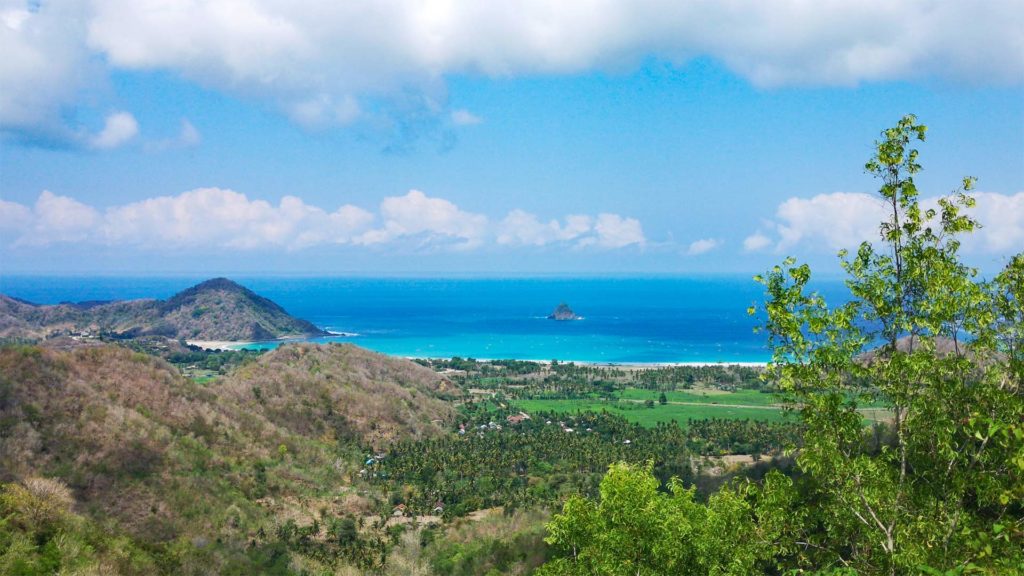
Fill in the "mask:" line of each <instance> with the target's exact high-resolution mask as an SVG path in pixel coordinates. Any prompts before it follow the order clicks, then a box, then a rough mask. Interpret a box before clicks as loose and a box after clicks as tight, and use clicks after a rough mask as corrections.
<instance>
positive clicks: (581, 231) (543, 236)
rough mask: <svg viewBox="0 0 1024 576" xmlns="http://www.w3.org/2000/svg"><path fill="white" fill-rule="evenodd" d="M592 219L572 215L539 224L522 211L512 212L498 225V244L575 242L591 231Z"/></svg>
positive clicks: (539, 244)
mask: <svg viewBox="0 0 1024 576" xmlns="http://www.w3.org/2000/svg"><path fill="white" fill-rule="evenodd" d="M592 224H593V218H591V217H590V216H586V215H582V214H574V215H570V216H567V217H566V218H565V223H564V224H563V223H560V222H559V221H558V220H550V221H548V222H541V221H540V220H539V219H538V218H537V216H535V215H533V214H530V213H529V212H525V211H523V210H513V211H511V212H509V213H508V216H506V217H505V219H504V220H502V221H501V223H499V224H498V237H497V242H498V244H505V245H524V246H544V245H545V244H551V243H553V242H567V241H570V240H575V239H577V238H579V237H581V236H583V235H585V234H588V233H589V232H591V231H592V230H593V225H592Z"/></svg>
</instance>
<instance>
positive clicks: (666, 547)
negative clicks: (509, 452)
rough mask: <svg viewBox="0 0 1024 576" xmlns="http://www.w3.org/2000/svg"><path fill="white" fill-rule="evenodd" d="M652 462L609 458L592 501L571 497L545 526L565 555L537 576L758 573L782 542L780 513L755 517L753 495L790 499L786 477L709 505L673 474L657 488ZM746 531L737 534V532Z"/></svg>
mask: <svg viewBox="0 0 1024 576" xmlns="http://www.w3.org/2000/svg"><path fill="white" fill-rule="evenodd" d="M659 486H660V483H659V482H658V480H657V478H655V477H654V475H653V464H652V463H648V464H647V465H645V466H639V465H630V464H624V463H620V464H613V465H612V466H611V467H610V468H609V470H608V474H607V475H606V476H605V477H604V480H602V481H601V497H600V500H599V501H597V502H592V501H589V500H587V499H585V498H582V497H579V496H574V497H572V498H570V499H569V501H568V502H566V504H565V507H564V509H563V511H562V513H561V514H558V515H556V516H555V517H554V518H553V519H552V521H551V522H550V523H549V524H548V537H547V538H545V541H547V542H548V543H549V544H551V545H552V546H553V547H555V548H556V549H557V550H559V551H561V552H562V553H563V557H562V558H560V559H558V560H555V561H553V562H550V563H548V564H546V565H545V566H544V567H543V568H542V569H541V570H540V571H539V572H538V574H541V575H543V576H584V575H588V576H589V575H594V576H598V575H600V576H616V575H623V576H626V575H629V576H634V575H636V576H657V575H665V576H669V575H677V574H692V575H705V574H707V575H710V574H714V575H716V576H732V575H734V576H746V575H748V574H757V573H764V571H765V570H766V569H767V568H769V567H771V566H772V565H773V562H772V558H773V557H774V556H775V555H776V552H777V551H778V550H779V549H781V547H782V544H781V542H782V540H783V538H781V536H782V535H783V534H785V530H786V526H787V519H786V518H785V514H784V513H778V514H775V516H773V517H770V518H769V517H766V516H765V517H759V516H758V513H757V511H755V510H754V508H753V506H752V502H753V501H754V498H755V497H756V494H758V493H761V492H764V493H770V494H772V496H771V498H772V499H773V500H775V499H778V500H776V501H778V502H779V503H780V504H781V505H780V506H777V507H775V508H774V510H778V511H785V510H787V509H788V508H789V506H787V505H785V503H784V502H783V501H784V500H785V499H787V498H789V497H792V482H791V481H790V480H789V479H788V478H786V477H784V476H782V475H781V474H779V473H772V474H769V476H768V477H767V478H766V480H765V486H764V488H763V489H760V488H757V487H755V486H753V485H749V484H748V485H745V486H742V487H739V489H735V490H734V489H725V490H722V491H720V492H718V493H716V494H714V495H712V496H711V498H710V499H709V500H708V503H707V504H706V505H705V504H702V503H699V502H697V501H695V500H694V494H695V492H696V489H695V488H689V489H687V488H685V487H683V485H682V483H681V482H679V481H678V480H677V479H673V480H672V481H670V482H669V484H668V492H664V491H661V490H659ZM740 533H742V534H744V537H743V538H736V537H735V535H736V534H740Z"/></svg>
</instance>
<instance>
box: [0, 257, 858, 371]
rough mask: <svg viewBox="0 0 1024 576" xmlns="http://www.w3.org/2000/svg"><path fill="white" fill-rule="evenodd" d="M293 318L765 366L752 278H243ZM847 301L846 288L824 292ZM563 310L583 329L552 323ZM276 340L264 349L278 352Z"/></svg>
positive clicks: (19, 283)
mask: <svg viewBox="0 0 1024 576" xmlns="http://www.w3.org/2000/svg"><path fill="white" fill-rule="evenodd" d="M204 279H205V278H188V277H112V276H100V277H81V276H62V277H39V276H0V293H3V294H7V295H10V296H15V297H18V298H22V299H24V300H29V301H31V302H35V303H39V304H53V303H58V302H63V301H82V300H113V299H127V298H168V297H170V296H172V295H173V294H174V293H176V292H178V291H180V290H183V289H185V288H188V287H189V286H192V285H194V284H196V283H198V282H200V281H202V280H204ZM234 279H235V280H236V281H238V282H239V283H241V284H243V285H245V286H247V287H248V288H250V289H252V290H254V291H255V292H257V293H259V294H261V295H263V296H265V297H267V298H270V299H271V300H273V301H275V302H277V303H278V304H280V305H281V306H283V307H284V308H285V309H286V310H287V311H288V312H290V313H291V314H293V315H295V316H298V317H300V318H305V319H307V320H309V321H311V322H313V323H314V324H316V325H317V326H320V327H322V328H324V329H326V330H330V331H335V332H345V333H352V334H355V335H354V336H345V337H336V338H334V337H332V338H319V339H316V340H315V341H343V342H352V343H353V344H357V345H359V346H363V347H366V348H370V349H372V350H377V351H379V352H384V353H387V354H395V355H399V356H412V357H451V356H461V357H473V358H479V359H497V358H519V359H528V360H552V359H557V360H560V361H568V360H576V361H584V362H607V363H659V362H764V361H767V360H768V359H769V353H768V350H767V349H766V347H765V336H764V335H763V334H755V333H754V327H755V326H756V325H757V324H758V322H759V319H757V318H751V317H750V316H748V315H747V308H748V307H749V306H750V305H751V304H752V303H755V302H760V301H761V300H762V299H763V293H762V289H761V286H760V285H758V284H756V283H754V282H753V281H752V280H751V279H750V277H746V276H745V277H739V276H737V277H643V278H596V277H585V278H573V279H568V278H512V279H482V278H481V279H476V278H460V279H416V278H312V277H236V278H234ZM817 288H818V289H819V290H820V291H822V292H823V293H824V294H825V295H826V296H830V295H831V296H833V298H830V300H833V299H834V298H835V297H839V298H841V295H842V294H843V293H844V288H843V287H842V285H841V284H839V283H838V282H833V283H829V282H825V283H819V284H818V286H817ZM560 302H566V303H568V304H569V305H570V306H571V307H572V308H573V310H574V311H575V312H576V313H577V314H578V315H580V316H582V317H583V320H578V321H571V322H555V321H552V320H548V319H546V316H547V315H548V314H549V313H551V311H552V310H553V309H554V308H555V306H557V305H558V304H559V303H560ZM273 345H274V344H273V343H270V344H266V346H273Z"/></svg>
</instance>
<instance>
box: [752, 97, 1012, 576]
mask: <svg viewBox="0 0 1024 576" xmlns="http://www.w3.org/2000/svg"><path fill="white" fill-rule="evenodd" d="M925 130H926V129H925V127H924V126H923V125H920V124H918V123H917V120H916V118H914V117H913V116H906V117H904V118H903V119H901V120H900V121H899V123H898V124H897V125H896V126H895V127H893V128H890V129H888V130H886V131H884V132H883V139H882V140H881V141H880V142H878V143H877V150H876V154H875V156H874V157H873V158H872V159H871V161H869V162H868V163H867V165H866V169H867V171H868V172H869V173H871V174H873V175H875V176H876V177H878V178H879V179H881V180H882V187H881V190H880V194H881V197H882V200H883V201H884V202H885V203H886V205H887V206H888V207H889V208H890V210H891V211H890V215H889V217H888V218H887V219H886V220H885V221H884V222H882V224H881V228H880V232H881V240H882V241H881V243H880V244H879V245H878V246H877V247H876V245H874V244H872V243H868V242H865V243H863V244H861V246H860V247H859V249H858V250H857V251H856V253H855V254H852V255H850V254H847V253H845V252H843V253H840V258H841V261H842V265H843V268H844V269H845V270H846V272H847V273H848V275H849V279H848V280H847V282H846V284H847V286H848V287H849V290H850V293H851V295H852V297H853V298H852V300H851V301H850V302H848V303H845V304H843V305H840V306H836V307H829V306H828V305H827V303H826V302H825V300H824V299H823V298H822V297H821V296H820V295H818V294H816V293H814V292H809V291H808V284H809V281H810V278H811V273H810V269H809V268H808V267H807V266H806V265H799V266H798V265H796V264H795V263H794V261H793V260H792V259H787V260H786V261H785V263H784V264H783V265H782V266H777V267H775V268H774V269H773V270H772V271H770V272H769V273H768V274H767V275H765V276H763V277H760V278H759V280H760V281H761V282H762V283H763V284H764V286H765V288H766V292H767V301H766V303H765V305H764V312H765V313H766V315H767V322H766V325H765V327H766V328H767V332H768V334H769V340H770V342H771V345H772V348H773V351H774V353H773V360H772V363H771V366H770V374H769V376H768V377H769V378H772V379H774V380H775V381H777V382H778V383H779V386H780V388H781V389H782V390H784V391H785V392H787V393H789V394H790V399H791V401H792V404H793V406H794V407H796V408H797V409H798V410H799V412H800V415H801V419H802V422H803V424H804V425H805V426H806V431H805V433H804V443H803V446H804V447H803V449H802V450H801V452H800V454H799V457H798V464H799V466H800V469H801V470H802V471H803V472H804V473H805V474H807V475H808V476H809V479H808V486H809V487H810V490H811V491H812V494H813V497H814V499H815V501H816V502H817V506H816V510H817V511H818V512H819V515H818V519H817V523H818V524H817V525H816V526H814V529H813V530H810V529H809V530H808V533H807V534H806V535H805V536H806V538H805V540H804V541H805V542H806V546H807V557H808V559H809V560H810V563H811V564H812V565H842V566H848V567H851V568H854V569H855V570H857V572H858V573H862V574H898V573H899V574H903V573H912V572H916V571H919V570H922V569H924V567H927V566H931V567H935V568H942V569H960V570H974V569H977V570H991V571H995V572H999V571H1002V570H1019V569H1024V564H1022V563H1024V554H1022V553H1021V550H1022V545H1024V514H1022V507H1021V500H1020V497H1021V496H1022V478H1024V476H1022V472H1024V458H1022V455H1024V428H1022V425H1021V422H1022V421H1024V396H1022V388H1021V371H1020V354H1021V352H1020V348H1019V345H1018V344H1019V341H1020V340H1019V336H1020V330H1021V323H1020V322H1021V317H1022V314H1021V304H1022V301H1021V299H1020V297H1021V278H1022V274H1021V271H1022V269H1024V268H1022V260H1024V258H1022V256H1021V255H1018V256H1016V257H1014V258H1013V259H1012V261H1011V262H1010V264H1009V265H1008V267H1007V269H1006V270H1005V271H1004V272H1003V273H1002V274H1000V275H999V276H998V277H997V278H996V279H995V281H993V282H979V281H977V280H976V278H977V271H976V270H974V269H972V268H970V267H968V266H966V265H965V264H963V263H962V262H961V261H960V259H959V257H958V250H959V247H960V241H959V240H958V236H959V235H960V234H962V233H969V232H971V231H973V230H974V229H975V228H976V227H977V226H978V224H977V223H976V222H975V221H974V220H972V219H971V218H969V217H968V216H967V215H965V214H964V213H963V210H964V208H968V207H970V206H973V203H974V200H973V199H972V198H971V197H970V196H969V195H967V193H966V192H967V191H969V190H970V189H971V187H972V186H973V183H974V180H973V179H972V178H965V179H964V181H963V188H962V189H960V190H958V191H956V192H954V194H953V195H952V196H951V197H949V198H944V199H942V200H940V201H939V202H938V205H937V206H936V207H931V208H927V207H924V206H922V205H921V203H920V202H919V200H918V191H917V188H916V186H915V184H914V175H915V174H916V173H918V172H919V171H920V169H921V166H920V165H919V164H918V162H917V158H918V152H917V150H915V149H913V148H912V147H911V143H912V142H913V141H914V140H918V141H923V140H924V137H925ZM869 350H870V351H869ZM866 351H869V352H867V353H865V352H866ZM867 400H873V401H876V402H882V403H884V404H885V405H886V406H889V407H890V409H891V412H892V423H891V427H892V438H893V439H892V441H891V442H890V443H885V444H883V445H882V446H881V447H880V449H878V450H877V451H873V450H871V449H869V444H868V442H866V441H865V440H866V439H865V436H866V433H865V428H864V423H863V418H862V417H861V414H860V413H859V412H858V407H859V406H860V404H861V403H862V402H864V401H867ZM837 543H842V544H841V545H840V544H837Z"/></svg>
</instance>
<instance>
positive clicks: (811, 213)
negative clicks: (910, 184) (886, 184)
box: [775, 192, 886, 251]
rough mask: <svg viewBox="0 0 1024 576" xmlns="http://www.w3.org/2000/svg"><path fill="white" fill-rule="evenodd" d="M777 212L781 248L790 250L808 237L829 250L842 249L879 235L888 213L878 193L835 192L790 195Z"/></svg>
mask: <svg viewBox="0 0 1024 576" xmlns="http://www.w3.org/2000/svg"><path fill="white" fill-rule="evenodd" d="M775 215H776V217H777V218H778V219H779V225H778V233H779V236H780V237H781V239H780V240H779V243H778V245H777V249H778V250H780V251H782V250H787V249H789V248H790V247H792V246H794V245H796V244H797V243H799V242H800V241H801V240H805V239H806V240H810V241H815V242H822V241H823V242H824V244H825V246H827V247H828V248H829V249H832V250H838V249H840V248H852V247H854V246H857V245H858V244H860V243H861V242H863V241H864V240H870V239H874V238H876V237H877V236H878V229H879V223H880V222H881V221H882V220H884V219H885V215H886V212H885V206H884V205H883V204H882V202H881V200H880V199H879V198H878V197H877V196H873V195H870V194H862V193H848V192H834V193H832V194H818V195H817V196H814V197H813V198H790V199H789V200H786V201H785V202H783V203H782V204H780V205H779V207H778V209H777V210H776V211H775Z"/></svg>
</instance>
